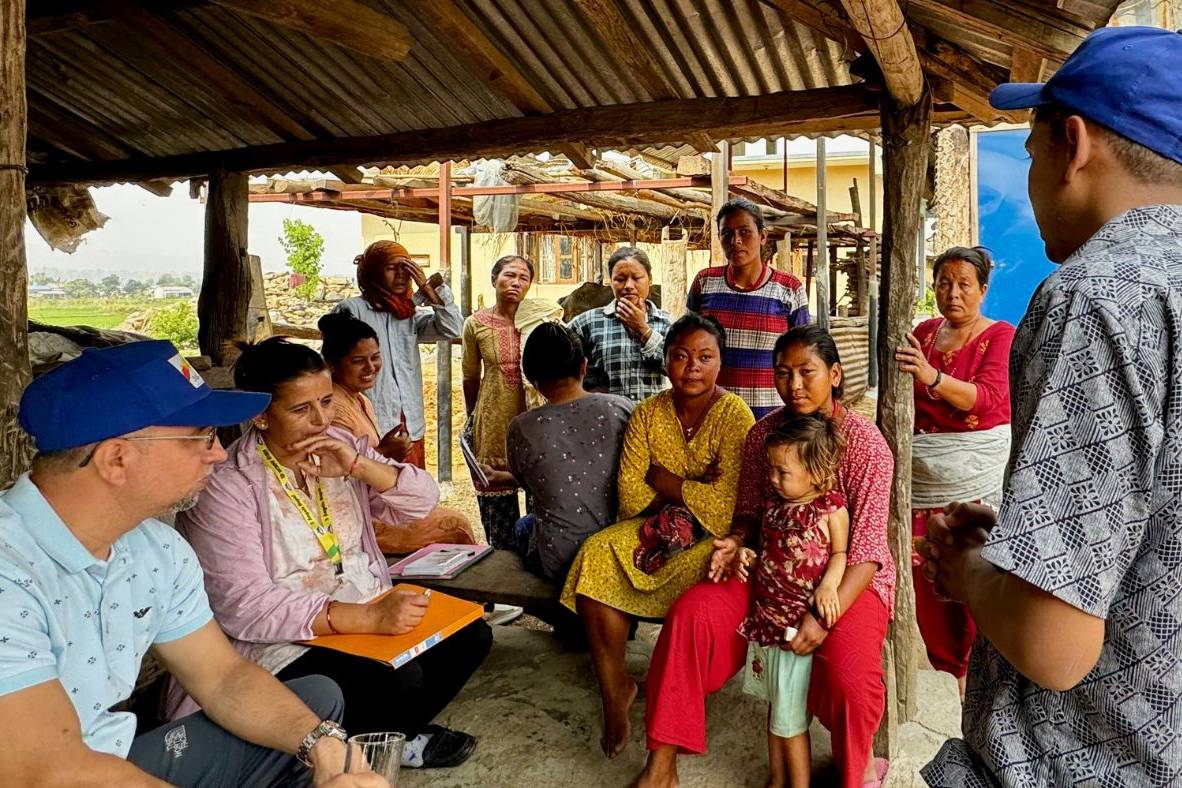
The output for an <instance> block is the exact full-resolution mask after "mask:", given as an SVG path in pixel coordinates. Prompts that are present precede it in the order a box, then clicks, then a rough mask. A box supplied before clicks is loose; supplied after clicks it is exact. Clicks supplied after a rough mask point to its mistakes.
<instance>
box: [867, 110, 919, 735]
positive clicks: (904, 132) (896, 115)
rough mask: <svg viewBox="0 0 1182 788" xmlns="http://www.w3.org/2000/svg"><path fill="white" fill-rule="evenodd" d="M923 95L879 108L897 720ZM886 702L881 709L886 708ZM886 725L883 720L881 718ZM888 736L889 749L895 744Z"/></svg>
mask: <svg viewBox="0 0 1182 788" xmlns="http://www.w3.org/2000/svg"><path fill="white" fill-rule="evenodd" d="M931 113H932V102H931V94H930V93H928V92H927V90H925V91H924V94H923V97H922V98H921V99H920V101H919V103H918V104H916V105H915V106H912V107H904V106H901V105H899V104H898V103H896V102H895V101H894V100H892V99H890V98H889V97H885V96H884V97H883V102H882V145H883V153H884V156H883V176H884V177H883V182H884V184H885V189H886V191H885V198H884V206H883V217H884V222H883V238H882V245H883V256H882V259H883V265H882V289H883V293H884V294H885V297H886V308H885V309H883V310H882V314H881V315H880V316H879V333H878V340H879V341H878V348H877V351H878V364H879V371H880V374H881V385H880V388H879V398H878V425H879V429H880V430H881V431H882V434H883V437H884V438H885V439H886V442H887V445H888V446H889V447H890V449H891V453H892V454H893V455H894V457H895V474H894V479H893V481H892V486H891V513H890V521H889V524H888V538H889V539H890V544H891V554H892V555H893V557H894V559H895V566H896V572H897V577H896V584H897V585H896V590H895V620H894V621H893V622H892V623H891V627H890V631H889V634H888V637H889V638H890V641H891V650H892V654H893V656H894V663H895V664H894V677H895V685H896V687H897V689H898V704H897V709H898V721H899V722H900V723H902V722H906V721H908V720H910V719H914V717H915V712H916V681H917V678H916V673H917V671H918V669H919V654H920V648H919V646H920V643H921V641H920V639H919V630H918V628H917V627H916V623H915V591H914V589H913V588H912V585H911V583H912V579H911V433H912V430H913V428H914V412H913V402H912V399H913V384H912V380H911V377H910V376H909V375H906V374H904V373H902V372H900V371H899V366H898V364H896V363H895V361H894V349H895V348H896V347H898V346H900V345H903V344H905V339H904V334H906V333H907V332H908V331H910V330H911V322H912V319H913V317H914V314H915V288H916V275H915V250H916V247H917V244H918V238H919V236H920V233H921V229H922V228H921V225H920V200H921V199H922V197H923V192H924V185H925V183H926V174H927V159H928V134H929V132H930V127H931ZM889 702H890V701H889V699H888V703H889ZM888 722H889V718H888ZM891 733H893V732H888V738H889V739H890V741H891V749H892V750H893V748H894V746H895V742H896V739H895V737H894V736H893V735H891Z"/></svg>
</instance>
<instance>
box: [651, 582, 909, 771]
mask: <svg viewBox="0 0 1182 788" xmlns="http://www.w3.org/2000/svg"><path fill="white" fill-rule="evenodd" d="M750 597H751V584H750V583H742V582H739V581H738V580H734V579H731V580H727V581H725V582H722V583H711V582H709V581H704V582H701V583H698V584H697V585H695V586H693V587H692V588H690V589H689V590H688V591H686V592H685V593H684V594H682V595H681V598H680V599H678V600H677V601H676V602H675V603H674V604H673V607H672V608H670V610H669V613H668V615H667V616H666V617H665V625H664V627H662V628H661V635H660V638H659V639H658V640H657V647H656V649H655V650H654V651H653V658H652V662H651V663H650V664H649V669H648V679H647V681H646V690H645V692H646V694H647V696H648V709H647V711H646V713H645V722H646V725H647V727H648V748H649V749H650V750H655V749H657V748H658V747H661V746H664V745H668V744H673V745H676V746H677V747H678V749H679V750H680V751H681V752H683V753H689V754H693V755H700V754H702V753H704V752H705V751H706V695H707V694H709V693H711V692H717V691H718V690H719V689H721V688H722V685H723V684H725V683H726V682H727V681H728V680H729V679H730V678H731V677H732V676H734V675H735V674H736V673H738V672H739V670H740V669H741V668H742V667H743V665H744V663H745V659H746V656H747V641H746V640H744V639H743V638H742V637H740V636H739V634H738V632H737V630H738V627H739V624H740V623H741V622H742V620H743V617H744V616H746V615H747V610H748V607H749V605H750ZM887 621H888V615H887V610H886V606H885V605H883V603H882V600H881V599H879V598H878V595H877V594H875V593H874V591H872V590H870V589H869V588H867V589H866V590H865V591H863V592H862V595H861V596H859V597H858V600H857V601H856V602H855V603H854V604H853V606H852V607H851V608H850V609H849V610H848V611H846V613H845V615H843V616H842V617H841V620H839V621H838V622H837V625H836V626H835V627H833V631H832V632H830V633H829V636H828V637H827V638H825V642H824V643H822V644H821V648H819V649H817V651H816V652H815V653H814V654H813V677H812V683H811V685H810V687H809V711H810V712H811V713H812V714H814V715H815V716H816V717H817V718H818V719H819V720H820V721H821V724H822V725H824V726H825V727H826V728H828V729H829V732H830V734H831V735H832V738H833V755H834V758H835V760H836V761H837V765H838V769H839V771H840V774H841V779H842V785H843V786H845V788H855V787H856V786H861V785H862V776H863V773H864V770H865V768H866V762H867V761H868V760H869V758H870V748H871V745H872V744H873V743H874V733H875V731H876V730H878V724H879V721H880V720H881V719H882V713H883V710H884V709H885V707H886V706H885V704H886V687H885V686H884V685H883V681H882V643H883V640H884V639H885V638H886V631H887ZM753 735H754V732H753Z"/></svg>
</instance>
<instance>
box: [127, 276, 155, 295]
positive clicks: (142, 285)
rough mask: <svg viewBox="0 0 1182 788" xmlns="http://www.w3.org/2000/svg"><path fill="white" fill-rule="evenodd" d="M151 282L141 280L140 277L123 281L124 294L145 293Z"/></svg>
mask: <svg viewBox="0 0 1182 788" xmlns="http://www.w3.org/2000/svg"><path fill="white" fill-rule="evenodd" d="M149 285H150V283H149V282H141V281H139V280H138V279H128V280H127V281H126V282H124V283H123V295H125V296H138V295H143V293H144V291H145V290H147V289H148V287H149Z"/></svg>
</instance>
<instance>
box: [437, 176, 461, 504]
mask: <svg viewBox="0 0 1182 788" xmlns="http://www.w3.org/2000/svg"><path fill="white" fill-rule="evenodd" d="M465 246H467V243H465ZM439 273H440V274H442V275H443V283H444V284H446V285H447V286H448V287H451V162H450V161H445V162H442V163H441V164H440V165H439ZM435 420H436V429H437V432H436V434H437V435H438V441H437V443H436V446H435V451H436V453H435V457H436V464H435V478H436V479H438V480H439V481H441V482H450V481H451V342H450V341H445V342H437V343H436V344H435Z"/></svg>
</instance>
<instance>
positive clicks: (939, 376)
mask: <svg viewBox="0 0 1182 788" xmlns="http://www.w3.org/2000/svg"><path fill="white" fill-rule="evenodd" d="M943 379H944V373H943V371H941V370H939V369H937V370H936V379H935V380H933V381H932V382H931V385H929V386H928V389H929V390H931V389H934V388H935V387H936V386H939V385H940V381H941V380H943Z"/></svg>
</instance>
